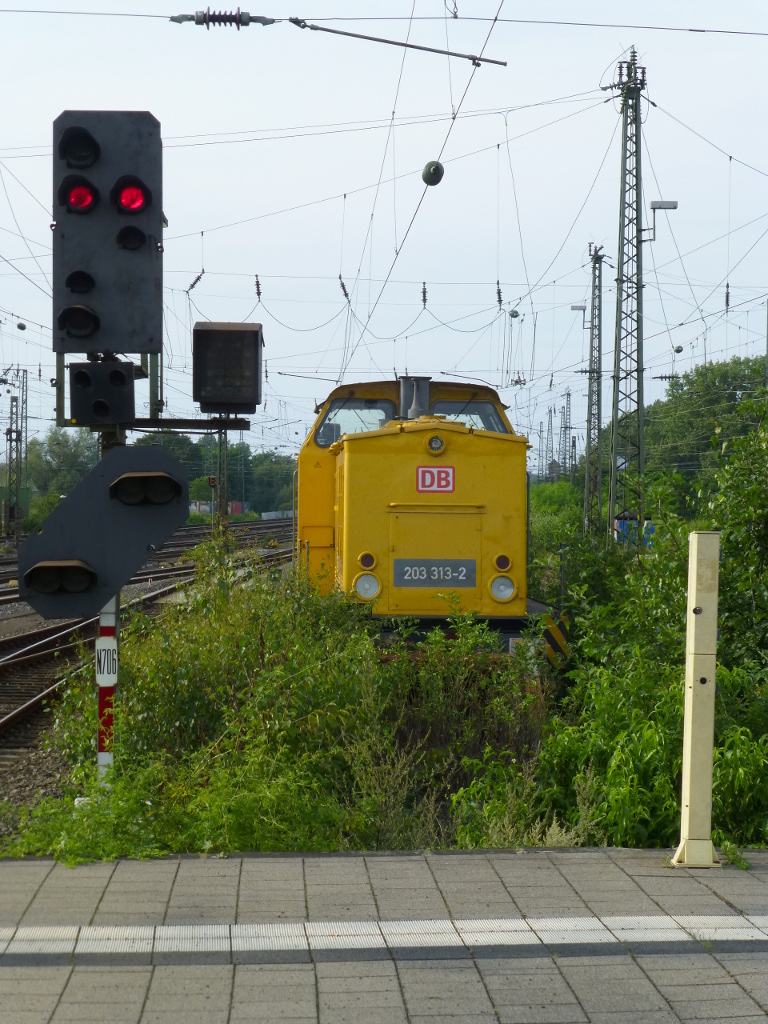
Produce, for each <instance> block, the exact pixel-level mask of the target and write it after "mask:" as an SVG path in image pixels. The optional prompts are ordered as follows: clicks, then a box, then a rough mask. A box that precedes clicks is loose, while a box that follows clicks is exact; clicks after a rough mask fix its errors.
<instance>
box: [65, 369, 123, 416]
mask: <svg viewBox="0 0 768 1024" xmlns="http://www.w3.org/2000/svg"><path fill="white" fill-rule="evenodd" d="M133 369H134V368H133V363H127V362H120V361H118V360H116V359H112V360H105V361H104V362H89V363H70V364H69V398H70V422H71V423H72V425H73V426H76V427H88V426H98V425H99V424H104V423H130V422H131V421H132V420H133V418H134V416H135V400H134V388H133Z"/></svg>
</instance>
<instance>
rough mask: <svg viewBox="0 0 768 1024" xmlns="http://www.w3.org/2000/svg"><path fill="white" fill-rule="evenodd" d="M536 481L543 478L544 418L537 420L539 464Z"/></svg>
mask: <svg viewBox="0 0 768 1024" xmlns="http://www.w3.org/2000/svg"><path fill="white" fill-rule="evenodd" d="M536 475H537V477H538V480H537V483H541V481H542V480H543V479H544V420H539V465H538V473H537V474H536Z"/></svg>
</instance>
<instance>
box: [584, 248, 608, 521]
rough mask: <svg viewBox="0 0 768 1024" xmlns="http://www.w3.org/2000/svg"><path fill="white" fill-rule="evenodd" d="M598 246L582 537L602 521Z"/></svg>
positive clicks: (594, 255) (595, 252) (592, 253)
mask: <svg viewBox="0 0 768 1024" xmlns="http://www.w3.org/2000/svg"><path fill="white" fill-rule="evenodd" d="M602 249H603V247H602V246H601V245H593V244H592V243H591V242H590V245H589V257H590V260H591V261H592V301H591V305H590V314H589V368H588V370H587V373H588V375H589V377H588V380H589V387H588V390H587V443H586V447H585V450H584V534H585V535H590V534H593V533H598V532H599V531H600V526H601V524H602V520H603V487H602V480H603V477H602V463H603V460H602V452H601V450H600V448H601V446H600V426H601V423H602V390H603V388H602V372H603V360H602V333H603V260H604V259H605V254H604V253H603V251H602Z"/></svg>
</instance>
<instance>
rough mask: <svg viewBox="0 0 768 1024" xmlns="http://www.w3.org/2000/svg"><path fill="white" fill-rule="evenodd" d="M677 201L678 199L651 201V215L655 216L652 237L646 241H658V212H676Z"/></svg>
mask: <svg viewBox="0 0 768 1024" xmlns="http://www.w3.org/2000/svg"><path fill="white" fill-rule="evenodd" d="M676 209H677V200H676V199H652V200H651V213H652V214H653V228H652V230H651V237H650V238H647V239H645V241H647V242H655V241H656V211H657V210H676Z"/></svg>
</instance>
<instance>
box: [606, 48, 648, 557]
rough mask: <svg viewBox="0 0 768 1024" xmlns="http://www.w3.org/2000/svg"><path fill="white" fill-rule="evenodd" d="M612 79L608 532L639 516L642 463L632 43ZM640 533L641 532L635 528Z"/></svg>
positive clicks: (636, 101) (639, 70)
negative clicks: (616, 121) (617, 115)
mask: <svg viewBox="0 0 768 1024" xmlns="http://www.w3.org/2000/svg"><path fill="white" fill-rule="evenodd" d="M616 77H617V80H616V81H615V82H614V83H613V84H612V85H610V86H608V88H611V89H616V90H617V91H618V92H619V94H620V96H621V113H622V136H621V146H622V165H621V196H620V205H619V211H620V212H619V248H618V264H617V271H618V276H617V278H616V335H615V350H614V368H613V411H612V417H611V464H610V473H611V486H610V506H609V510H608V535H609V537H610V536H612V535H613V524H614V520H615V519H616V518H618V517H622V516H625V517H628V518H631V519H635V518H637V519H638V521H642V515H643V507H642V505H643V502H642V492H641V490H640V487H641V486H642V484H641V481H642V475H643V470H644V468H645V450H644V438H643V433H644V417H643V256H642V249H643V246H642V241H643V235H642V231H643V225H642V179H641V161H640V140H641V118H640V97H641V93H642V92H643V91H644V90H645V87H646V77H645V68H644V67H639V66H638V63H637V53H636V51H635V49H634V47H633V48H632V51H631V53H630V56H629V60H622V61H620V62H619V65H618V68H617V76H616ZM639 535H640V536H641V535H642V528H640V531H639Z"/></svg>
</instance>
